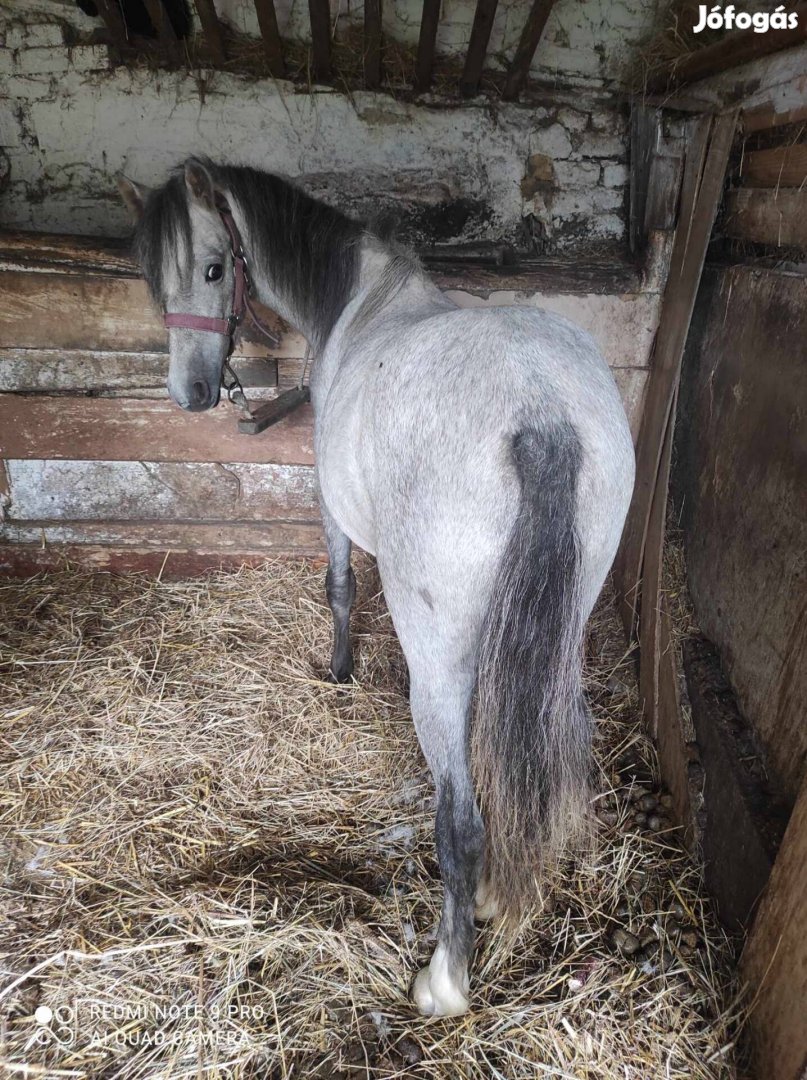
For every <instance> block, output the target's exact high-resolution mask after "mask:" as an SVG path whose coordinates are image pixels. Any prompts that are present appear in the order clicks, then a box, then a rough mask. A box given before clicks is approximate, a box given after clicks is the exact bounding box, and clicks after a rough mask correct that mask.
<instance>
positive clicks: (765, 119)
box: [742, 105, 807, 135]
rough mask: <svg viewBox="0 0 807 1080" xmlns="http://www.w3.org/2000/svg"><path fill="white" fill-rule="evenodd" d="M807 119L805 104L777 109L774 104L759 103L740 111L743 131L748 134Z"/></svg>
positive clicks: (806, 106)
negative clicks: (753, 107) (752, 107)
mask: <svg viewBox="0 0 807 1080" xmlns="http://www.w3.org/2000/svg"><path fill="white" fill-rule="evenodd" d="M802 120H807V105H800V106H797V107H795V108H793V109H784V110H777V109H776V107H775V106H774V105H759V106H757V107H756V108H755V109H748V110H747V111H745V110H744V111H743V113H742V125H743V131H744V132H745V134H746V135H750V134H752V133H753V132H755V131H770V130H772V129H773V128H777V127H786V126H787V125H788V124H797V123H800V122H801V121H802Z"/></svg>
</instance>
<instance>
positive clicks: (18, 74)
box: [0, 3, 626, 251]
mask: <svg viewBox="0 0 807 1080" xmlns="http://www.w3.org/2000/svg"><path fill="white" fill-rule="evenodd" d="M55 6H58V5H56V4H55V3H51V4H50V7H55ZM0 33H3V25H2V20H0ZM3 40H4V42H5V47H0V81H1V82H2V85H1V86H0V147H2V148H3V149H2V150H0V187H2V188H4V189H5V190H4V191H3V199H2V208H1V209H0V214H1V215H2V217H1V218H0V220H2V222H3V223H4V224H6V225H15V226H19V227H23V228H33V229H39V230H55V231H73V232H81V233H105V234H108V235H115V234H123V233H125V232H126V231H127V230H128V222H127V220H126V216H125V213H124V210H123V207H122V206H121V205H120V203H119V200H118V197H117V193H116V190H115V182H114V178H115V174H116V173H117V172H118V171H121V170H122V171H125V172H126V173H127V174H128V175H130V176H133V177H135V178H136V179H138V180H140V181H143V182H145V183H159V182H160V181H161V180H163V179H164V178H165V175H166V173H167V171H168V170H169V169H170V168H171V167H172V166H173V165H175V164H176V163H177V161H179V160H181V159H182V158H183V157H185V156H187V155H188V154H191V153H200V152H201V153H207V154H209V155H211V156H212V157H216V158H222V159H228V160H230V161H235V162H241V163H246V164H251V165H256V166H258V167H263V168H268V169H270V170H272V171H275V172H278V173H281V174H285V175H289V176H292V177H296V178H299V180H300V181H301V182H302V183H303V185H304V186H305V187H306V188H307V189H308V190H310V191H311V192H312V194H315V195H318V196H320V197H323V198H325V199H327V200H329V201H332V202H334V203H335V204H337V205H339V206H341V207H342V208H343V209H345V210H347V211H348V212H351V213H353V214H356V215H359V216H369V215H373V214H378V213H391V214H392V215H393V217H395V218H396V219H397V220H398V221H399V222H400V225H401V234H402V236H403V238H404V239H407V240H411V241H417V242H421V243H429V242H440V243H472V242H485V241H493V242H497V243H500V242H504V243H510V244H514V245H516V246H518V247H520V248H525V249H528V250H537V251H546V250H562V249H563V248H568V247H570V246H572V245H574V244H576V243H578V242H579V241H581V240H582V241H584V242H585V243H586V245H589V244H590V243H592V242H593V243H595V244H596V243H598V242H613V241H620V240H622V238H623V236H624V227H625V226H624V221H625V215H624V205H625V184H626V167H625V165H626V117H625V116H624V115H623V113H622V112H620V111H618V110H617V109H616V108H615V107H614V105H613V104H612V102H611V99H610V98H609V97H607V96H606V95H605V94H604V93H603V92H602V91H598V90H588V91H587V92H586V93H585V94H582V93H581V92H580V91H577V90H569V89H566V90H563V89H558V90H557V91H556V92H555V93H553V95H552V100H551V102H547V103H546V104H544V105H542V106H535V105H534V104H533V105H520V104H502V103H501V102H496V103H492V102H488V101H486V100H484V99H482V98H478V99H476V100H474V101H472V102H467V103H462V104H459V103H458V102H457V101H456V100H454V101H453V102H451V103H450V104H449V103H443V104H442V106H440V104H439V103H435V102H434V101H432V102H430V104H429V105H428V106H427V105H423V104H420V105H418V104H414V103H411V102H403V101H400V100H396V99H395V98H393V97H392V96H390V95H388V94H381V93H367V92H360V93H355V94H353V95H352V97H350V98H349V97H347V96H346V95H344V94H342V93H339V92H337V91H334V90H329V89H328V88H318V89H317V92H315V93H299V92H297V90H296V89H295V87H294V86H292V85H291V84H290V83H284V82H276V81H274V80H271V79H264V80H261V79H257V80H256V79H255V78H252V77H247V76H244V75H234V74H231V73H223V72H212V71H198V72H194V73H190V72H185V71H183V72H175V71H153V70H149V69H147V68H145V67H142V68H137V69H133V70H132V69H127V68H122V67H113V66H112V65H111V62H110V57H109V54H108V51H107V49H106V48H105V47H104V46H98V45H95V46H92V45H79V46H74V47H73V48H68V47H66V46H65V45H64V44H63V43H62V41H61V30H60V28H59V26H58V25H57V24H55V23H53V22H50V23H44V24H38V25H37V24H33V25H26V26H25V27H21V26H20V24H19V23H14V22H12V23H11V24H9V23H6V26H5V33H4V38H3Z"/></svg>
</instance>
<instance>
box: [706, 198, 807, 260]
mask: <svg viewBox="0 0 807 1080" xmlns="http://www.w3.org/2000/svg"><path fill="white" fill-rule="evenodd" d="M723 232H724V233H725V234H726V236H730V237H733V238H734V239H735V240H748V241H751V242H753V243H756V244H771V245H773V246H774V247H790V246H792V247H802V248H807V189H805V190H802V191H799V190H798V189H797V188H779V189H778V190H777V189H776V188H735V190H734V191H730V192H729V194H728V198H727V199H726V216H725V220H724V222H723Z"/></svg>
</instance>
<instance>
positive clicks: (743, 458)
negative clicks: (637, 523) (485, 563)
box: [676, 263, 807, 806]
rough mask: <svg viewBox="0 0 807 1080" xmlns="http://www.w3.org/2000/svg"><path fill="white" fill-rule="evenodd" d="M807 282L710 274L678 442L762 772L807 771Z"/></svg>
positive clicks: (692, 526)
mask: <svg viewBox="0 0 807 1080" xmlns="http://www.w3.org/2000/svg"><path fill="white" fill-rule="evenodd" d="M805 342H807V278H805V277H804V275H802V274H799V273H788V272H786V271H781V270H774V269H770V268H768V269H765V268H763V267H760V266H759V265H754V264H753V263H751V264H749V265H733V266H730V267H717V266H713V267H708V268H707V270H706V272H705V274H704V278H703V282H702V284H701V291H700V295H699V297H698V305H697V308H696V312H695V317H694V319H693V333H692V335H691V336H690V341H689V343H688V345H687V361H686V367H685V369H684V372H683V375H682V382H681V405H680V409H681V415H682V423H681V425H680V430H679V433H678V435H677V437H676V444H677V446H676V451H677V459H678V464H677V468H676V472H677V479H676V488H677V493H678V496H679V498H680V502H681V515H680V523H681V526H682V528H683V532H684V543H685V548H686V557H687V579H688V584H689V590H690V594H691V597H692V602H693V605H694V608H695V615H696V619H697V622H698V625H699V626H700V628H701V631H702V632H703V634H704V635H705V636H706V637H708V638H709V639H710V640H711V641H713V642H714V644H715V645H716V646H717V648H718V649H719V650H720V653H721V656H722V664H723V668H724V670H725V672H726V674H727V676H728V678H729V679H730V680H731V685H732V687H733V690H734V693H735V694H736V696H737V701H738V705H739V711H740V712H741V714H742V715H743V716H745V717H746V718H747V719H748V720H749V721H750V722H751V723H752V724H753V726H754V730H755V732H756V735H757V737H758V740H759V741H760V742H761V744H762V750H763V751H764V759H765V765H766V769H767V772H768V773H769V775H770V777H771V779H772V782H773V784H774V786H775V787H776V789H777V790H778V791H779V792H780V793H781V794H782V795H783V796H784V797H785V798H786V799H787V800H788V802H789V804H790V805H791V806H792V804H793V802H794V801H795V799H796V796H797V794H798V791H799V787H800V784H801V781H802V778H803V776H804V775H805V773H807V724H805V722H804V701H805V700H806V699H807V664H805V662H804V657H805V656H807V597H805V591H804V581H805V578H807V485H805V483H804V475H805V462H807V425H805V423H804V417H805V415H807V364H805V362H804V361H805Z"/></svg>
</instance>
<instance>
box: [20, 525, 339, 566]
mask: <svg viewBox="0 0 807 1080" xmlns="http://www.w3.org/2000/svg"><path fill="white" fill-rule="evenodd" d="M260 529H261V532H262V534H263V537H264V539H265V541H266V543H265V544H264V546H263V549H260V550H257V551H256V550H255V549H254V548H250V547H247V546H245V545H246V543H247V542H248V541H249V540H250V539H251V538H250V537H244V538H243V540H242V535H241V533H240V532H232V531H228V532H227V534H226V535H225V536H224V537H220V538H219V539H217V538H216V537H215V536H213V537H212V538H211V540H210V543H211V545H212V546H211V548H210V549H209V550H207V551H206V550H204V549H203V548H201V547H200V545H199V543H198V542H196V543H194V544H193V547H186V548H180V547H178V546H176V545H174V546H171V547H170V548H169V543H170V541H169V539H167V538H166V539H165V540H163V542H162V548H160V547H158V546H155V547H138V546H137V545H136V544H132V545H127V546H125V547H123V546H117V547H113V546H111V545H105V544H92V543H86V544H81V543H75V544H63V543H56V544H53V545H50V546H48V547H42V545H41V543H40V544H13V545H12V544H9V543H4V544H3V545H2V546H0V575H2V576H3V577H6V578H27V577H32V576H33V575H34V574H39V573H42V572H43V571H49V570H56V569H59V568H61V567H64V566H65V565H69V566H83V567H85V568H86V569H88V570H93V571H97V572H102V573H111V574H130V573H137V574H146V575H147V576H148V577H158V576H159V578H160V580H161V581H162V580H166V579H176V578H199V577H201V576H202V575H203V574H207V573H209V572H210V571H217V570H238V569H239V568H240V567H242V566H263V565H264V564H265V563H266V560H267V559H270V558H271V559H275V558H277V557H279V556H280V557H283V556H289V557H291V558H294V559H299V558H310V559H311V560H312V562H313V563H314V564H316V563H318V562H319V561H320V558H321V556H323V555H324V553H325V541H324V539H323V536H322V529H321V527H318V526H316V525H313V524H307V523H305V524H304V523H300V522H286V521H271V522H264V524H263V525H261V526H260ZM256 531H257V530H256ZM184 540H185V543H186V544H187V543H191V541H190V539H189V536H186V537H185V538H184ZM223 542H225V543H226V544H227V547H226V550H225V549H224V547H223Z"/></svg>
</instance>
